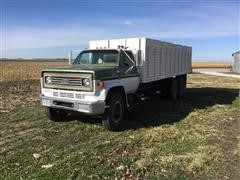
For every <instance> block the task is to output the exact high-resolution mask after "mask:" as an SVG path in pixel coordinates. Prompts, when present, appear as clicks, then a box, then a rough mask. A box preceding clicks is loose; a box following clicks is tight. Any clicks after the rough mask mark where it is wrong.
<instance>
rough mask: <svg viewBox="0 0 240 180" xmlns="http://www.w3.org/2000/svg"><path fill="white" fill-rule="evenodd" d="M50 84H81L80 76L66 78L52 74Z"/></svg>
mask: <svg viewBox="0 0 240 180" xmlns="http://www.w3.org/2000/svg"><path fill="white" fill-rule="evenodd" d="M52 84H62V85H71V86H82V78H68V77H54V76H52Z"/></svg>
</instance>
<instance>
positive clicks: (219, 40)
mask: <svg viewBox="0 0 240 180" xmlns="http://www.w3.org/2000/svg"><path fill="white" fill-rule="evenodd" d="M239 5H240V4H239V1H234V0H230V1H225V0H224V1H218V2H217V1H214V0H210V1H205V0H201V1H199V2H192V1H190V0H182V1H180V2H179V1H165V0H163V1H155V0H150V1H144V0H133V1H131V2H128V1H126V0H120V1H117V2H114V1H107V0H100V1H90V2H88V1H85V0H81V1H76V0H69V1H65V0H63V1H61V2H59V1H57V0H52V1H48V0H39V1H37V2H36V1H30V0H19V1H16V0H8V1H5V0H2V1H1V30H0V31H1V57H0V58H1V59H2V58H8V59H12V58H14V59H15V58H22V59H36V58H38V59H42V58H44V59H56V58H67V56H68V52H69V51H70V50H72V49H84V48H86V47H88V45H87V44H88V41H90V40H98V39H113V38H114V39H115V38H122V37H126V38H128V37H137V36H145V37H149V38H152V39H158V40H163V41H167V42H173V43H178V44H183V45H187V46H191V47H192V48H193V56H192V59H193V61H194V62H205V61H219V62H220V61H221V62H230V61H232V60H233V57H232V53H234V52H236V51H238V50H239V30H240V27H239Z"/></svg>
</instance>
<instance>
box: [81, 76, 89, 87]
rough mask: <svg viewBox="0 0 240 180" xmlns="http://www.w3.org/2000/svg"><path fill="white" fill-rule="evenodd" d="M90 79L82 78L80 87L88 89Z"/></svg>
mask: <svg viewBox="0 0 240 180" xmlns="http://www.w3.org/2000/svg"><path fill="white" fill-rule="evenodd" d="M90 83H91V82H90V79H89V78H83V79H82V85H83V86H84V87H88V86H90Z"/></svg>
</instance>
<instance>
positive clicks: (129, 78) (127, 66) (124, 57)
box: [120, 50, 140, 93]
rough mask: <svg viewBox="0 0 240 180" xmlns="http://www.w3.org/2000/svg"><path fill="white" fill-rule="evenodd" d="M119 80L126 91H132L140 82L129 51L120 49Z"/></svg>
mask: <svg viewBox="0 0 240 180" xmlns="http://www.w3.org/2000/svg"><path fill="white" fill-rule="evenodd" d="M120 80H121V83H122V84H124V85H125V90H126V91H127V93H134V92H135V91H136V89H137V88H138V86H139V83H140V74H139V72H138V69H137V67H136V63H135V60H134V56H133V54H132V52H131V51H126V50H121V54H120Z"/></svg>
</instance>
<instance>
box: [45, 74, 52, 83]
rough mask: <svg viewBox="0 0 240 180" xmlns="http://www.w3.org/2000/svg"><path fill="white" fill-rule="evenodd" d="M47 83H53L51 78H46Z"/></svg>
mask: <svg viewBox="0 0 240 180" xmlns="http://www.w3.org/2000/svg"><path fill="white" fill-rule="evenodd" d="M45 82H46V83H47V84H50V83H51V82H52V78H51V76H47V77H45Z"/></svg>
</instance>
